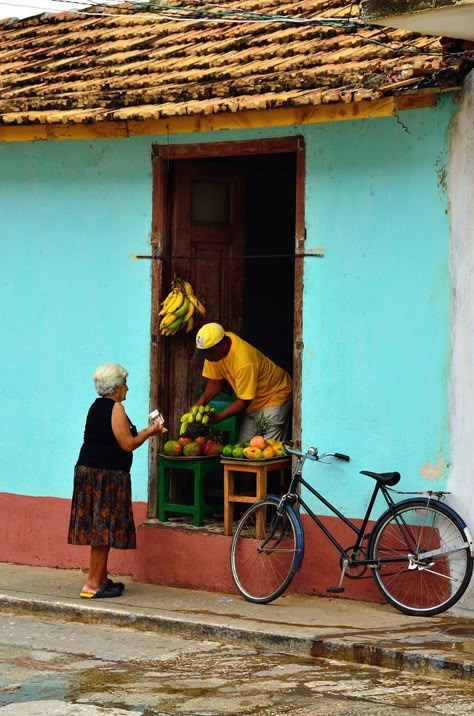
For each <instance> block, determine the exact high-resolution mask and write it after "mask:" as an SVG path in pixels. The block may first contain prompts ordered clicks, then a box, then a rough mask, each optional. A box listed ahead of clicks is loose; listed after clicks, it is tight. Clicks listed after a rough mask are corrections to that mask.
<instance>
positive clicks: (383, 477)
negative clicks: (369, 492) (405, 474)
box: [360, 470, 400, 486]
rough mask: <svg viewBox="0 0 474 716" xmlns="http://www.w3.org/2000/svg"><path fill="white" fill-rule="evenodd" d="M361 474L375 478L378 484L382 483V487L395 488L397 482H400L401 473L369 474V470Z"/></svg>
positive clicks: (362, 471)
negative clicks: (389, 486)
mask: <svg viewBox="0 0 474 716" xmlns="http://www.w3.org/2000/svg"><path fill="white" fill-rule="evenodd" d="M360 474H361V475H368V476H369V477H373V478H374V480H377V482H381V483H382V485H391V486H393V485H396V484H397V482H400V473H399V472H369V471H368V470H361V471H360Z"/></svg>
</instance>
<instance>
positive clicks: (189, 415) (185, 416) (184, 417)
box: [179, 413, 193, 423]
mask: <svg viewBox="0 0 474 716" xmlns="http://www.w3.org/2000/svg"><path fill="white" fill-rule="evenodd" d="M192 417H193V416H192V413H184V414H183V415H182V416H181V417H180V419H179V420H180V422H181V423H184V422H188V420H189V418H192Z"/></svg>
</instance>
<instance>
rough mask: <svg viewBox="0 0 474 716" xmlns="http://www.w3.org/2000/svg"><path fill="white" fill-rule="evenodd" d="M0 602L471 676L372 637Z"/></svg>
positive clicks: (459, 665) (467, 668) (19, 610)
mask: <svg viewBox="0 0 474 716" xmlns="http://www.w3.org/2000/svg"><path fill="white" fill-rule="evenodd" d="M0 608H1V609H2V610H4V611H9V612H14V613H15V614H21V615H43V616H48V617H52V618H59V619H61V618H62V619H68V620H73V621H79V622H83V623H86V624H104V625H106V626H119V627H130V628H133V629H139V630H142V631H156V632H161V633H166V634H177V633H179V635H180V636H184V637H189V638H192V639H215V640H217V641H222V642H226V643H237V644H239V643H240V644H244V643H245V645H247V646H251V647H254V648H265V649H272V650H277V651H282V652H285V653H291V654H297V655H300V656H313V657H319V658H325V659H334V660H338V661H348V662H352V663H357V664H367V665H371V666H381V667H385V668H391V669H396V670H398V671H401V670H412V671H418V672H419V671H420V670H422V671H423V672H427V671H430V672H431V673H433V675H435V674H437V675H438V676H441V673H440V672H447V673H446V674H445V673H443V676H449V677H450V678H452V677H455V678H460V679H470V678H472V677H473V676H474V664H473V663H471V662H466V661H459V660H454V659H448V658H444V657H443V656H439V655H429V654H426V653H423V652H416V651H403V650H402V649H397V648H393V647H386V646H384V645H383V644H381V645H377V644H376V643H374V642H371V643H363V642H357V641H354V640H353V639H351V637H350V636H348V637H344V638H339V639H338V638H334V637H331V638H327V639H324V638H321V637H318V636H315V637H302V636H298V635H296V634H294V635H291V634H282V633H277V632H265V631H260V630H256V629H250V628H247V629H242V628H240V627H234V626H228V625H222V624H217V623H209V622H203V621H188V620H186V619H179V618H173V617H168V616H162V615H159V614H154V615H149V614H145V613H140V612H138V611H133V612H131V611H125V610H124V611H115V610H113V609H107V608H102V607H101V608H99V607H94V606H93V605H91V604H87V606H86V605H84V606H82V605H76V604H67V603H65V602H58V601H47V600H41V599H23V598H20V597H10V596H5V595H0Z"/></svg>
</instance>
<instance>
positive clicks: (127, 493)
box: [67, 465, 136, 549]
mask: <svg viewBox="0 0 474 716" xmlns="http://www.w3.org/2000/svg"><path fill="white" fill-rule="evenodd" d="M67 541H68V542H69V544H90V545H91V546H93V547H104V546H105V547H114V548H115V549H135V547H136V535H135V523H134V521H133V510H132V488H131V481H130V474H129V473H128V472H123V471H122V470H104V469H103V468H97V467H85V466H83V465H76V467H75V470H74V492H73V496H72V505H71V518H70V522H69V532H68V539H67Z"/></svg>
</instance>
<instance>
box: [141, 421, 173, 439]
mask: <svg viewBox="0 0 474 716" xmlns="http://www.w3.org/2000/svg"><path fill="white" fill-rule="evenodd" d="M145 429H146V430H148V434H149V435H150V437H151V436H152V435H163V433H167V432H168V428H165V426H164V425H162V424H161V423H151V425H149V426H148V428H145Z"/></svg>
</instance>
